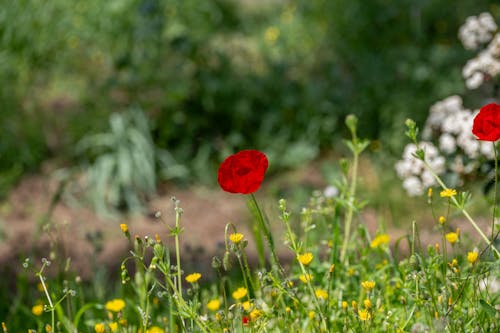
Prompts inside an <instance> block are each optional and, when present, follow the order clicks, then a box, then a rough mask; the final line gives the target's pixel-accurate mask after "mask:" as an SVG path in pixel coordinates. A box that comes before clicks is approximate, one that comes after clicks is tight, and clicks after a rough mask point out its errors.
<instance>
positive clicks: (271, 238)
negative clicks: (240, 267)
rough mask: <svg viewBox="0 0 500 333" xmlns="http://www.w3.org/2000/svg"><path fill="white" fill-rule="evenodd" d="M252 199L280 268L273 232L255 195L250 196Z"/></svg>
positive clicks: (276, 263) (274, 259) (275, 261)
mask: <svg viewBox="0 0 500 333" xmlns="http://www.w3.org/2000/svg"><path fill="white" fill-rule="evenodd" d="M250 198H251V200H252V203H253V204H254V205H255V208H256V209H257V217H258V219H257V220H258V221H259V224H260V227H261V228H262V230H263V231H264V235H265V236H266V238H267V242H268V243H269V249H270V250H271V254H272V257H273V261H274V265H275V266H276V267H279V260H278V257H277V255H276V250H275V248H274V240H273V236H272V235H271V232H270V231H269V226H268V225H267V223H266V220H265V219H264V215H263V214H262V210H261V209H260V206H259V204H258V203H257V200H256V199H255V195H254V194H253V193H251V194H250Z"/></svg>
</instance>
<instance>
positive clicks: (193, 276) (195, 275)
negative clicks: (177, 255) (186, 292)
mask: <svg viewBox="0 0 500 333" xmlns="http://www.w3.org/2000/svg"><path fill="white" fill-rule="evenodd" d="M200 278H201V274H200V273H192V274H189V275H188V276H186V281H187V282H189V283H195V282H197V281H198V280H199V279H200Z"/></svg>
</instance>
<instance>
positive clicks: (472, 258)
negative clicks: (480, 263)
mask: <svg viewBox="0 0 500 333" xmlns="http://www.w3.org/2000/svg"><path fill="white" fill-rule="evenodd" d="M478 256H479V253H477V251H473V252H468V253H467V261H468V262H470V263H471V264H474V263H475V262H476V261H477V257H478Z"/></svg>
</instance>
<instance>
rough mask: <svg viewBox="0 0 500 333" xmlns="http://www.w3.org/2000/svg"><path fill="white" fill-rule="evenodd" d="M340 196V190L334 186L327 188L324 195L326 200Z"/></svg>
mask: <svg viewBox="0 0 500 333" xmlns="http://www.w3.org/2000/svg"><path fill="white" fill-rule="evenodd" d="M338 194H339V189H338V188H337V187H335V186H333V185H329V186H327V187H326V188H325V190H324V191H323V195H324V196H325V197H326V198H333V197H336V196H337V195H338Z"/></svg>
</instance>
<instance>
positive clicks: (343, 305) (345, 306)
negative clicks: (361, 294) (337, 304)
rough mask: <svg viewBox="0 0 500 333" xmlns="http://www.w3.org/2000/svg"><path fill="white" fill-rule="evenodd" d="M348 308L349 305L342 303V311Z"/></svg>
mask: <svg viewBox="0 0 500 333" xmlns="http://www.w3.org/2000/svg"><path fill="white" fill-rule="evenodd" d="M348 306H349V304H348V303H347V302H346V301H342V309H344V310H345V309H347V307H348Z"/></svg>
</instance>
